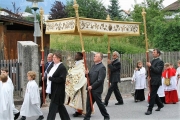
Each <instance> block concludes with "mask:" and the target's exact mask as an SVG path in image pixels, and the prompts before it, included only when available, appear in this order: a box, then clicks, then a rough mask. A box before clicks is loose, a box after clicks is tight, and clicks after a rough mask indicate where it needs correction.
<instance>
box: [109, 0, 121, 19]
mask: <svg viewBox="0 0 180 120" xmlns="http://www.w3.org/2000/svg"><path fill="white" fill-rule="evenodd" d="M108 12H109V15H110V16H111V19H112V20H122V14H121V10H120V6H119V2H118V0H110V5H109V6H108Z"/></svg>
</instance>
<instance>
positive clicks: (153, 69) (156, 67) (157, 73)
mask: <svg viewBox="0 0 180 120" xmlns="http://www.w3.org/2000/svg"><path fill="white" fill-rule="evenodd" d="M152 54H153V60H152V61H151V62H147V63H146V65H147V67H149V68H150V76H148V80H149V81H150V88H151V90H150V101H149V106H148V109H147V112H145V115H150V114H152V109H153V107H154V103H155V102H156V104H157V106H158V108H157V109H156V110H155V111H160V109H161V108H163V107H164V105H163V103H162V102H161V99H160V98H159V96H158V94H157V91H158V88H159V86H160V85H161V84H162V83H161V79H162V78H161V76H162V71H163V68H164V62H163V61H162V60H161V59H160V58H159V56H160V54H161V53H160V50H158V49H154V50H153V53H152Z"/></svg>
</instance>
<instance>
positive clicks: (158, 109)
mask: <svg viewBox="0 0 180 120" xmlns="http://www.w3.org/2000/svg"><path fill="white" fill-rule="evenodd" d="M163 107H164V105H162V106H161V107H158V108H157V109H156V110H155V111H160V110H161V108H163Z"/></svg>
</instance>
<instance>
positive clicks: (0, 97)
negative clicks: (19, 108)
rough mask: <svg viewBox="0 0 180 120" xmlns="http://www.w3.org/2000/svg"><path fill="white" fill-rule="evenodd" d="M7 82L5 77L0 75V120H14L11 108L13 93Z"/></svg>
mask: <svg viewBox="0 0 180 120" xmlns="http://www.w3.org/2000/svg"><path fill="white" fill-rule="evenodd" d="M7 80H8V76H7V75H5V74H2V75H0V101H1V102H0V120H14V115H13V107H12V100H13V93H12V89H11V87H10V86H9V84H8V82H7Z"/></svg>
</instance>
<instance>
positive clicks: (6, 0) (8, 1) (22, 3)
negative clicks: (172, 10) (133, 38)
mask: <svg viewBox="0 0 180 120" xmlns="http://www.w3.org/2000/svg"><path fill="white" fill-rule="evenodd" d="M55 1H56V0H44V2H42V3H39V4H38V6H39V7H43V8H44V9H45V14H48V13H49V11H50V8H51V6H52V4H53V3H54V2H55ZM58 1H62V2H63V3H64V4H65V2H66V0H58ZM109 1H110V0H102V2H103V3H104V5H105V6H106V7H107V6H108V5H109V4H110V3H109ZM134 1H135V0H119V6H120V7H121V9H124V10H129V9H131V10H132V8H133V7H132V6H133V5H134V4H135V2H134ZM136 1H137V3H141V2H143V1H144V0H136ZM175 1H177V0H164V2H163V5H164V7H166V6H168V5H170V4H171V3H173V2H175ZM12 2H16V6H17V7H20V8H21V11H24V10H25V8H26V6H32V3H31V2H27V1H26V0H0V7H2V8H8V9H10V10H12V8H13V7H12Z"/></svg>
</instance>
